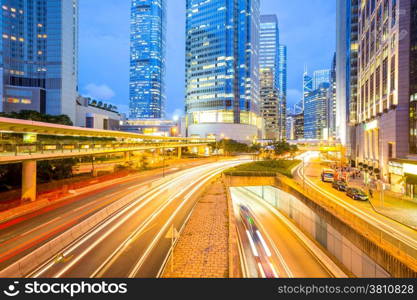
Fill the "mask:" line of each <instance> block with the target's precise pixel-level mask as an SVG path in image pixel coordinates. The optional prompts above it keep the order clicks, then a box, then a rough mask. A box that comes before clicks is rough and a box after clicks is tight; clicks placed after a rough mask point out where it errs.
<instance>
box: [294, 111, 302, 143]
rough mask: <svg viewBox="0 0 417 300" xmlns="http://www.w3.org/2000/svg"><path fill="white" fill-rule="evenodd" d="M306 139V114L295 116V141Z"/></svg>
mask: <svg viewBox="0 0 417 300" xmlns="http://www.w3.org/2000/svg"><path fill="white" fill-rule="evenodd" d="M303 139H304V113H303V112H301V113H297V114H295V115H294V140H297V141H298V140H303Z"/></svg>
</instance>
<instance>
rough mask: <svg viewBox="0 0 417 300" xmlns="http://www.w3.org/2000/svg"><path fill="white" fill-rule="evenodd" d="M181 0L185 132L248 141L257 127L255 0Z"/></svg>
mask: <svg viewBox="0 0 417 300" xmlns="http://www.w3.org/2000/svg"><path fill="white" fill-rule="evenodd" d="M186 3H187V5H186V9H187V12H186V13H187V17H186V116H187V131H188V132H187V135H188V136H200V137H208V136H215V137H216V138H217V139H222V138H231V139H235V140H238V141H244V142H252V141H253V140H254V139H256V138H257V137H258V136H259V135H260V130H261V129H262V128H261V127H262V119H261V118H260V116H259V114H260V84H259V81H260V78H259V70H260V68H259V26H260V24H259V23H260V21H259V18H260V16H259V7H260V3H259V0H233V1H231V0H212V1H206V0H187V2H186ZM226 8H227V9H226Z"/></svg>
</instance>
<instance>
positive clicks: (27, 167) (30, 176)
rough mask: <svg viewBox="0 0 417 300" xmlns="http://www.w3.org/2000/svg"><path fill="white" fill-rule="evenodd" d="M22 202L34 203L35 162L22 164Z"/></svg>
mask: <svg viewBox="0 0 417 300" xmlns="http://www.w3.org/2000/svg"><path fill="white" fill-rule="evenodd" d="M22 200H25V201H32V202H33V201H36V160H27V161H24V162H23V163H22Z"/></svg>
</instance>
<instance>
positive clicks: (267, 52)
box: [259, 15, 287, 140]
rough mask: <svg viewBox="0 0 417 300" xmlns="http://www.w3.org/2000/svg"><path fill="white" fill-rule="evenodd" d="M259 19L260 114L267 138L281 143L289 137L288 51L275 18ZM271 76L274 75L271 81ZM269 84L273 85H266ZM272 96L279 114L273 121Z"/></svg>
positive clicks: (275, 109) (271, 16) (274, 109)
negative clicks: (283, 43)
mask: <svg viewBox="0 0 417 300" xmlns="http://www.w3.org/2000/svg"><path fill="white" fill-rule="evenodd" d="M260 20H261V23H260V28H261V29H260V47H259V53H260V55H259V65H260V68H261V108H266V109H261V112H262V113H261V115H262V117H263V119H264V123H265V124H264V125H265V136H266V138H267V139H275V140H282V139H285V138H286V134H285V131H286V106H287V101H286V99H287V48H286V46H284V45H280V40H279V26H278V19H277V17H276V15H262V16H261V19H260ZM267 70H270V71H267ZM263 72H265V73H264V75H265V78H264V79H262V73H263ZM270 75H272V76H273V78H272V81H271V80H270V78H269V76H270ZM267 83H269V84H271V86H269V87H268V86H266V84H267ZM272 94H274V96H272ZM275 95H276V96H275ZM271 97H272V98H274V97H277V100H276V101H273V103H274V104H273V105H276V106H277V107H276V108H273V111H276V114H275V113H273V115H274V118H275V119H274V120H271V118H272V115H271V109H272V107H271V105H272V102H271ZM273 131H274V132H273Z"/></svg>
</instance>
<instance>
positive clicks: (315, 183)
mask: <svg viewBox="0 0 417 300" xmlns="http://www.w3.org/2000/svg"><path fill="white" fill-rule="evenodd" d="M298 159H300V160H304V163H303V164H301V165H299V166H298V168H297V169H296V170H295V173H294V175H295V179H296V180H297V181H298V183H299V184H300V185H301V186H304V187H305V188H306V190H307V191H308V190H310V191H313V192H315V193H318V194H320V195H321V196H323V197H325V198H326V199H328V200H330V201H331V202H333V203H334V204H337V205H338V206H340V207H341V208H343V209H346V210H347V211H349V212H351V213H353V214H354V215H356V216H357V217H359V218H361V219H363V220H365V221H366V222H368V223H369V224H371V225H373V226H375V227H376V228H379V229H380V230H381V231H383V232H384V233H385V234H386V235H387V236H390V240H387V241H388V242H391V241H392V240H394V238H395V239H397V240H398V241H401V242H402V243H404V244H405V245H407V246H408V247H409V248H410V249H412V251H413V252H414V253H417V231H416V230H414V229H412V228H410V227H407V226H405V225H403V224H401V223H399V222H396V221H394V220H392V219H389V218H387V217H386V216H384V215H382V214H379V213H377V212H376V211H375V210H374V209H373V208H372V206H371V205H370V203H369V202H362V201H355V200H353V199H351V198H349V197H348V196H346V194H345V193H344V192H340V191H336V190H335V189H333V188H332V186H331V184H329V183H323V182H322V181H321V179H320V174H321V172H322V170H323V168H324V167H323V165H321V163H320V160H319V155H318V153H317V152H306V153H304V154H302V155H300V156H299V157H298ZM391 243H392V242H391ZM393 245H394V246H396V245H397V244H395V243H394V244H393ZM415 259H417V258H416V257H415Z"/></svg>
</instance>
